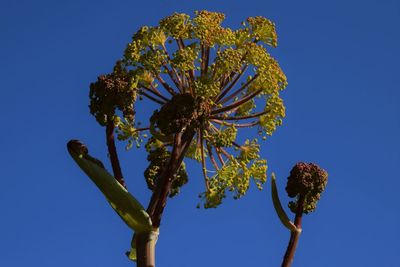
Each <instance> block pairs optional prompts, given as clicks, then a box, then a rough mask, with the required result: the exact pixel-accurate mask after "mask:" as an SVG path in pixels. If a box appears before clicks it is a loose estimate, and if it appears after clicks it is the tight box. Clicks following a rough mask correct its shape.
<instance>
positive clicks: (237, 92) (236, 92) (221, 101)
mask: <svg viewBox="0 0 400 267" xmlns="http://www.w3.org/2000/svg"><path fill="white" fill-rule="evenodd" d="M257 77H258V74H256V75H254V76H253V77H252V78H251V79H250V80H248V81H247V82H246V83H245V84H243V85H242V86H241V87H240V88H239V89H237V90H236V91H235V92H233V93H232V94H231V95H230V96H227V97H226V98H224V99H221V100H220V101H219V102H218V103H221V104H224V103H226V102H228V101H229V100H231V99H232V98H234V97H235V96H237V95H238V94H239V93H240V92H242V91H243V90H244V89H246V88H247V86H249V85H250V84H251V83H252V82H253V81H254V80H255V79H257Z"/></svg>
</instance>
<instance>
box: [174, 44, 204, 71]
mask: <svg viewBox="0 0 400 267" xmlns="http://www.w3.org/2000/svg"><path fill="white" fill-rule="evenodd" d="M197 56H198V48H197V47H196V44H194V45H191V46H187V47H185V48H182V49H179V50H178V51H176V52H175V53H174V58H173V59H172V60H171V66H172V67H174V68H177V69H180V70H181V71H188V70H193V69H194V67H195V65H194V62H195V60H196V59H197Z"/></svg>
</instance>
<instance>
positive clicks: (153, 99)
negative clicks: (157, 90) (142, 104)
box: [139, 91, 165, 105]
mask: <svg viewBox="0 0 400 267" xmlns="http://www.w3.org/2000/svg"><path fill="white" fill-rule="evenodd" d="M139 94H140V95H142V96H145V97H147V98H148V99H150V100H152V101H154V102H156V103H158V104H160V105H164V104H165V102H164V101H162V100H159V99H157V98H155V97H152V96H151V95H149V94H147V93H145V92H144V91H139Z"/></svg>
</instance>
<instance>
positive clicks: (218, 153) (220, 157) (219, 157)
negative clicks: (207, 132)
mask: <svg viewBox="0 0 400 267" xmlns="http://www.w3.org/2000/svg"><path fill="white" fill-rule="evenodd" d="M215 152H217V156H218V159H219V161H220V162H221V165H222V166H225V161H224V159H223V158H222V155H221V153H220V152H219V151H218V149H217V148H215Z"/></svg>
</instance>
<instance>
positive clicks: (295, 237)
mask: <svg viewBox="0 0 400 267" xmlns="http://www.w3.org/2000/svg"><path fill="white" fill-rule="evenodd" d="M303 204H304V196H300V197H299V200H298V201H297V210H296V216H295V218H294V225H295V226H296V228H297V229H298V230H297V231H292V232H291V234H290V240H289V244H288V247H287V249H286V253H285V256H284V257H283V262H282V267H290V266H291V265H292V262H293V258H294V253H295V252H296V248H297V244H298V242H299V238H300V234H301V230H302V229H301V219H302V215H303Z"/></svg>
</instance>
